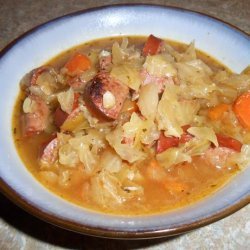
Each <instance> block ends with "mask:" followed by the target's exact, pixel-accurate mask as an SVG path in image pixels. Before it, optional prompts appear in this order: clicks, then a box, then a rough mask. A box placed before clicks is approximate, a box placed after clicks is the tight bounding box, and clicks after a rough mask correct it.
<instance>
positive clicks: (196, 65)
mask: <svg viewBox="0 0 250 250" xmlns="http://www.w3.org/2000/svg"><path fill="white" fill-rule="evenodd" d="M186 64H187V65H190V66H193V67H194V68H196V69H197V70H200V71H201V72H202V73H203V74H204V75H208V76H211V75H212V74H213V71H212V70H211V69H210V68H209V66H208V65H207V64H205V63H204V62H203V61H202V60H200V59H196V60H191V61H188V62H186Z"/></svg>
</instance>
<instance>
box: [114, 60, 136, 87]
mask: <svg viewBox="0 0 250 250" xmlns="http://www.w3.org/2000/svg"><path fill="white" fill-rule="evenodd" d="M110 74H111V76H112V77H114V78H115V79H118V80H119V81H121V82H122V83H123V84H125V85H127V86H128V87H129V88H131V89H133V90H135V91H138V89H139V87H140V85H141V78H140V74H139V71H138V69H137V68H136V67H134V66H133V65H132V64H128V63H123V64H122V65H116V66H113V68H112V70H111V73H110Z"/></svg>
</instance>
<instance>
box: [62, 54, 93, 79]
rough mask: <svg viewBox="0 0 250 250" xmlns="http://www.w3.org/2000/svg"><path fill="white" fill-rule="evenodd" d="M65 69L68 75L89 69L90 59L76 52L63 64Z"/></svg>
mask: <svg viewBox="0 0 250 250" xmlns="http://www.w3.org/2000/svg"><path fill="white" fill-rule="evenodd" d="M64 67H65V68H66V69H67V73H68V74H69V75H77V74H80V73H82V72H83V71H85V70H88V69H90V67H91V61H90V59H89V58H88V57H87V56H85V55H83V54H80V53H76V54H75V55H74V56H73V57H72V58H71V59H70V60H69V61H68V62H67V63H66V64H65V66H64Z"/></svg>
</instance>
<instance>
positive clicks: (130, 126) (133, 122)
mask: <svg viewBox="0 0 250 250" xmlns="http://www.w3.org/2000/svg"><path fill="white" fill-rule="evenodd" d="M142 126H143V120H142V119H141V118H140V117H139V116H138V114H137V113H135V112H133V113H132V115H131V117H130V121H129V122H126V123H125V124H124V125H123V126H122V128H123V131H124V132H123V136H124V137H125V138H130V139H134V138H135V136H136V134H137V133H138V132H139V131H140V130H141V129H142Z"/></svg>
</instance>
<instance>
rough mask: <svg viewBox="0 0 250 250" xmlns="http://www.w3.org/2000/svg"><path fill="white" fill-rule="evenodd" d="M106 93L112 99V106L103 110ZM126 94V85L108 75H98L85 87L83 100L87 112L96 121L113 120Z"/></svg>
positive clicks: (117, 114)
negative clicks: (96, 119)
mask: <svg viewBox="0 0 250 250" xmlns="http://www.w3.org/2000/svg"><path fill="white" fill-rule="evenodd" d="M107 93H109V94H110V95H111V96H112V97H113V100H114V105H113V106H111V107H108V108H105V105H104V102H103V100H104V98H103V96H104V95H105V94H107ZM128 93H129V89H128V87H127V86H126V85H124V84H122V83H120V82H119V81H118V80H116V79H114V78H112V77H111V76H110V75H109V73H100V74H98V75H97V76H96V77H95V78H94V79H93V80H92V81H91V82H89V83H88V84H87V85H86V87H85V90H84V100H85V103H86V107H87V108H88V110H89V111H90V112H91V113H92V114H93V115H94V116H96V117H97V118H98V119H100V120H115V119H117V117H118V116H119V113H120V111H121V109H122V106H123V103H124V101H125V99H126V98H127V96H128Z"/></svg>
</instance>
